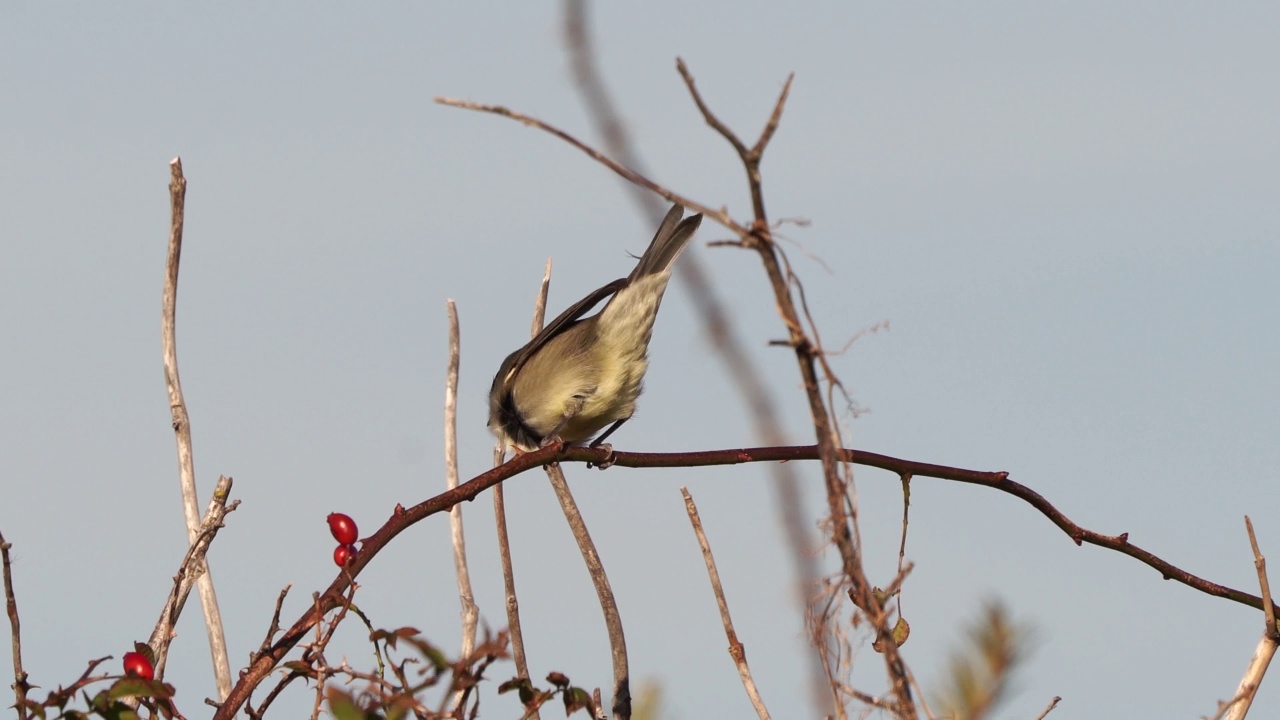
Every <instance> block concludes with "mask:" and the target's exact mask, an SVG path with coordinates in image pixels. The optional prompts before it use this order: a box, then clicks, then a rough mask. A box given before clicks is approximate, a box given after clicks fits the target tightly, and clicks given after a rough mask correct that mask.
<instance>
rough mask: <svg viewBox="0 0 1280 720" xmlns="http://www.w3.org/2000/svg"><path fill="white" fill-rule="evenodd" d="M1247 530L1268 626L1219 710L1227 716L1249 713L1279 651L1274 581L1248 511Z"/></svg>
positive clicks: (1239, 719)
mask: <svg viewBox="0 0 1280 720" xmlns="http://www.w3.org/2000/svg"><path fill="white" fill-rule="evenodd" d="M1244 526H1245V530H1246V531H1247V532H1248V533H1249V546H1250V547H1251V548H1252V549H1253V566H1254V568H1255V569H1257V571H1258V586H1259V587H1260V588H1261V589H1262V613H1263V617H1264V618H1265V620H1266V626H1265V627H1264V628H1263V629H1262V639H1260V640H1259V641H1258V646H1257V647H1256V648H1255V649H1254V651H1253V657H1251V658H1249V666H1248V667H1246V668H1245V671H1244V676H1243V677H1241V678H1240V684H1239V685H1238V686H1236V694H1235V697H1234V698H1232V699H1231V702H1230V703H1228V704H1227V706H1226V707H1224V708H1223V709H1222V710H1220V711H1219V713H1220V714H1221V715H1222V717H1223V718H1224V719H1225V720H1243V719H1244V716H1245V715H1248V714H1249V708H1250V707H1251V706H1252V705H1253V698H1254V697H1255V696H1256V695H1257V694H1258V687H1259V686H1261V685H1262V678H1263V676H1264V675H1266V674H1267V667H1268V666H1269V665H1271V659H1272V658H1273V657H1275V655H1276V648H1277V646H1278V645H1280V633H1278V632H1277V629H1276V608H1275V603H1274V602H1273V601H1272V598H1271V583H1270V582H1269V581H1268V580H1267V559H1266V558H1265V557H1263V555H1262V549H1261V548H1260V547H1259V546H1258V536H1257V535H1255V534H1254V532H1253V521H1252V520H1250V519H1249V516H1248V515H1246V516H1245V518H1244Z"/></svg>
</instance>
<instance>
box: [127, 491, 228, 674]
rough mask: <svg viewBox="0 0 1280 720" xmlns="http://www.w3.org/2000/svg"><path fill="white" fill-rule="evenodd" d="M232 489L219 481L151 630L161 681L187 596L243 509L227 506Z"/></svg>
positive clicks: (150, 641)
mask: <svg viewBox="0 0 1280 720" xmlns="http://www.w3.org/2000/svg"><path fill="white" fill-rule="evenodd" d="M231 485H232V480H231V478H229V477H227V476H225V475H224V476H222V477H220V478H218V484H217V485H215V486H214V488H213V496H212V497H211V498H210V499H209V507H208V509H207V510H206V511H205V514H204V520H202V521H201V523H200V529H199V532H197V533H196V540H195V542H194V543H192V544H191V547H189V548H187V554H186V555H185V556H184V557H183V558H182V562H181V563H179V564H178V571H177V572H176V573H175V574H174V576H173V589H172V590H171V591H169V597H168V599H166V600H165V604H164V609H163V610H161V611H160V619H159V620H157V621H156V626H155V628H153V629H152V630H151V637H150V638H149V639H148V640H147V645H149V646H150V647H151V652H152V653H154V654H155V661H154V665H155V674H156V677H157V678H161V677H164V668H165V663H166V662H167V661H168V658H169V645H170V644H171V643H172V642H173V638H174V632H173V628H174V626H176V625H177V624H178V618H179V617H181V616H182V609H183V607H184V606H185V605H186V603H187V596H188V595H190V594H191V588H192V586H193V585H195V584H196V583H197V582H198V581H199V579H200V576H201V573H202V572H204V571H205V570H206V569H207V568H208V565H207V564H206V563H205V555H206V554H207V553H208V552H209V547H210V546H211V545H212V544H213V538H214V537H215V536H217V534H218V531H219V530H221V529H222V527H223V525H224V523H225V520H226V517H227V514H228V513H232V512H235V511H236V508H238V507H239V506H240V501H239V500H236V501H234V502H231V503H228V502H227V500H228V499H229V498H230V497H231Z"/></svg>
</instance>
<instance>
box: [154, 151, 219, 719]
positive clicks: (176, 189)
mask: <svg viewBox="0 0 1280 720" xmlns="http://www.w3.org/2000/svg"><path fill="white" fill-rule="evenodd" d="M169 168H170V174H171V176H172V177H171V180H170V182H169V203H170V211H171V221H170V228H169V258H168V262H167V264H166V273H165V283H164V309H163V315H162V320H161V336H162V338H163V345H164V377H165V384H166V385H167V386H168V389H169V410H170V412H171V414H172V416H173V431H174V434H175V435H176V436H177V441H178V475H179V479H180V482H181V486H182V510H183V514H184V516H185V519H186V522H187V542H188V543H190V544H193V545H194V544H195V542H196V537H197V535H198V534H199V532H200V510H199V508H198V507H197V506H196V504H197V503H198V502H199V500H198V497H199V495H198V493H197V492H196V471H195V461H194V460H193V456H192V449H191V418H190V417H188V415H187V403H186V401H185V400H184V399H183V397H182V382H181V381H180V380H179V379H178V345H177V339H176V333H175V325H176V316H177V304H178V264H179V261H180V259H181V257H182V230H183V222H184V219H185V214H186V197H187V179H186V178H185V177H183V175H182V159H181V158H174V159H173V160H171V161H170V162H169ZM197 587H198V588H199V593H200V604H201V605H202V606H203V607H204V624H205V630H206V633H207V634H208V636H209V654H210V655H211V657H212V659H213V675H214V679H215V681H216V682H217V686H218V697H219V698H222V699H225V698H226V697H227V694H228V693H229V692H231V663H230V661H229V660H228V659H227V640H226V635H225V634H224V632H223V628H222V613H221V611H220V610H219V609H218V597H217V594H216V593H215V592H214V589H213V574H212V573H211V572H209V569H208V563H207V561H206V562H203V563H202V567H201V568H200V579H199V583H198V586H197Z"/></svg>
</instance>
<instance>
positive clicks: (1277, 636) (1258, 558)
mask: <svg viewBox="0 0 1280 720" xmlns="http://www.w3.org/2000/svg"><path fill="white" fill-rule="evenodd" d="M1244 526H1245V530H1247V531H1248V533H1249V546H1250V547H1251V548H1252V549H1253V566H1254V568H1255V569H1256V570H1257V571H1258V587H1259V588H1261V590H1262V612H1263V616H1264V619H1265V620H1266V622H1267V625H1266V631H1267V634H1268V635H1269V636H1271V639H1273V640H1280V628H1277V627H1276V606H1275V603H1274V602H1273V601H1272V598H1271V582H1270V581H1268V580H1267V559H1266V558H1265V557H1263V555H1262V549H1261V548H1259V547H1258V536H1257V535H1255V534H1254V533H1253V521H1252V520H1250V519H1249V516H1248V515H1245V516H1244Z"/></svg>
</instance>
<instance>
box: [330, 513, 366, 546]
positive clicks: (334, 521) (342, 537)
mask: <svg viewBox="0 0 1280 720" xmlns="http://www.w3.org/2000/svg"><path fill="white" fill-rule="evenodd" d="M327 519H328V521H329V532H331V533H333V539H334V540H337V541H338V543H339V544H340V545H351V544H353V543H354V542H355V541H356V539H357V538H359V537H360V531H359V530H358V529H356V521H355V520H352V519H351V516H350V515H344V514H342V513H329V517H328V518H327Z"/></svg>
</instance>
